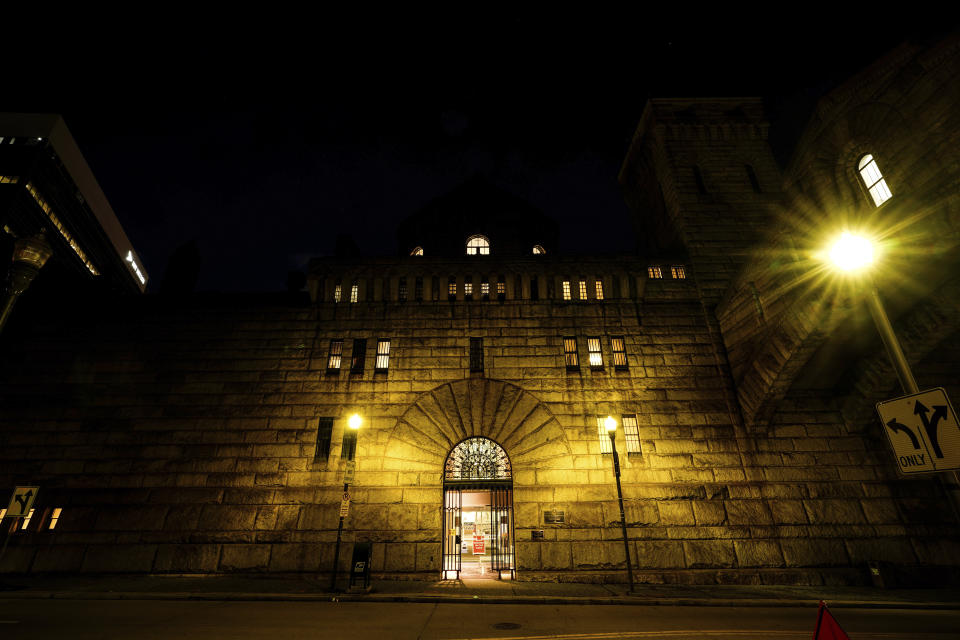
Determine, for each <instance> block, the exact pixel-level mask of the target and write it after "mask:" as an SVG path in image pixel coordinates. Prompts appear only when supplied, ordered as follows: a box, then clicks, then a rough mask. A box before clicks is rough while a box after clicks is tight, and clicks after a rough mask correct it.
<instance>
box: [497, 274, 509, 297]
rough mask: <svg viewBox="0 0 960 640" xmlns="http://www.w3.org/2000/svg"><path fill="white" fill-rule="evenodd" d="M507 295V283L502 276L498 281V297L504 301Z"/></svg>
mask: <svg viewBox="0 0 960 640" xmlns="http://www.w3.org/2000/svg"><path fill="white" fill-rule="evenodd" d="M506 295H507V283H506V282H505V281H504V279H503V276H500V279H499V280H497V297H498V298H500V299H501V300H503V299H504V298H505V297H506Z"/></svg>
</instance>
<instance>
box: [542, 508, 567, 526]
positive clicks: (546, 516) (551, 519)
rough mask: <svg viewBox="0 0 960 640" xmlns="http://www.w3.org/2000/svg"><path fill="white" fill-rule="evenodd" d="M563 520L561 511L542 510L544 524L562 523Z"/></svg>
mask: <svg viewBox="0 0 960 640" xmlns="http://www.w3.org/2000/svg"><path fill="white" fill-rule="evenodd" d="M563 522H564V513H563V511H544V512H543V523H544V524H562V523H563Z"/></svg>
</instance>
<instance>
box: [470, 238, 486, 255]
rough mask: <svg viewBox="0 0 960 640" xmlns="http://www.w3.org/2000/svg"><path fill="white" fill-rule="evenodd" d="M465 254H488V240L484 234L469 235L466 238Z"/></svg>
mask: <svg viewBox="0 0 960 640" xmlns="http://www.w3.org/2000/svg"><path fill="white" fill-rule="evenodd" d="M467 255H468V256H476V255H480V256H488V255H490V241H489V240H487V237H486V236H470V237H469V238H467Z"/></svg>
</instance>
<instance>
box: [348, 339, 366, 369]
mask: <svg viewBox="0 0 960 640" xmlns="http://www.w3.org/2000/svg"><path fill="white" fill-rule="evenodd" d="M350 355H351V357H352V360H351V361H350V373H363V365H364V362H365V360H366V357H367V339H366V338H356V339H355V340H354V341H353V353H352V354H350Z"/></svg>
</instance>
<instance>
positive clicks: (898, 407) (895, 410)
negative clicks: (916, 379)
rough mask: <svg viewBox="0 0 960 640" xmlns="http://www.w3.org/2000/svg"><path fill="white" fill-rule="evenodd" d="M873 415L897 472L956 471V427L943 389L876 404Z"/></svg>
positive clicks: (959, 435) (959, 454)
mask: <svg viewBox="0 0 960 640" xmlns="http://www.w3.org/2000/svg"><path fill="white" fill-rule="evenodd" d="M877 413H878V414H880V420H881V421H882V422H883V425H884V427H885V428H884V433H886V434H887V439H888V440H889V441H890V446H891V448H892V449H893V453H894V459H895V460H896V462H897V465H898V466H899V467H900V473H903V474H907V475H909V474H914V473H929V472H931V471H950V470H952V469H960V426H958V425H957V416H956V413H955V412H954V410H953V406H952V405H951V404H950V399H949V398H948V397H947V392H946V391H944V390H943V388H941V387H936V388H934V389H928V390H926V391H921V392H920V393H914V394H910V395H907V396H901V397H899V398H893V399H891V400H885V401H884V402H878V403H877ZM904 434H905V435H906V436H907V437H906V438H904V437H903V435H904Z"/></svg>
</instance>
